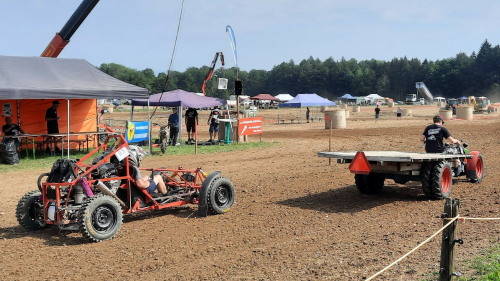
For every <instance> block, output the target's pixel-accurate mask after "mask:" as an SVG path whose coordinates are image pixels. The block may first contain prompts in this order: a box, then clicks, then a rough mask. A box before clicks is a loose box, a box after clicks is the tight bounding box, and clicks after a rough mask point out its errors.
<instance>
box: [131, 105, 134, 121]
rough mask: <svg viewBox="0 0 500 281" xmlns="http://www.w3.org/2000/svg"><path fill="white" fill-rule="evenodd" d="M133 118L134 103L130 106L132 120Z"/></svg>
mask: <svg viewBox="0 0 500 281" xmlns="http://www.w3.org/2000/svg"><path fill="white" fill-rule="evenodd" d="M133 118H134V106H133V105H132V106H131V107H130V122H132V119H133Z"/></svg>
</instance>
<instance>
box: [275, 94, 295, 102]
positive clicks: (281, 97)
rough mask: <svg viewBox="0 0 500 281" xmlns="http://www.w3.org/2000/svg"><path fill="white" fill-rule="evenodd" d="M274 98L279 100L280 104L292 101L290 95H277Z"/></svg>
mask: <svg viewBox="0 0 500 281" xmlns="http://www.w3.org/2000/svg"><path fill="white" fill-rule="evenodd" d="M275 98H277V99H279V101H280V102H287V101H291V100H292V99H293V97H292V96H291V95H290V94H279V95H277V96H275Z"/></svg>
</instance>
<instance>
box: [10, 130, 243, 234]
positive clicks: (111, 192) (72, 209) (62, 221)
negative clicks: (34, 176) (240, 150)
mask: <svg viewBox="0 0 500 281" xmlns="http://www.w3.org/2000/svg"><path fill="white" fill-rule="evenodd" d="M128 148H129V146H128V143H127V142H126V140H125V138H124V137H123V136H122V135H110V136H108V137H107V139H106V141H105V142H104V143H103V144H102V145H100V146H99V147H97V148H96V149H94V150H93V151H92V152H90V153H89V154H87V155H86V156H85V157H83V158H82V159H77V160H70V159H59V160H57V161H56V163H54V165H53V167H52V170H51V172H50V173H45V174H42V175H41V176H40V177H39V179H38V188H39V190H34V191H31V192H28V193H27V194H25V195H24V196H23V197H22V198H21V200H20V201H19V203H18V205H17V210H16V217H17V220H18V222H19V224H20V225H21V226H23V227H24V228H26V229H28V230H39V229H43V228H45V227H47V226H50V225H55V226H57V227H58V228H59V229H61V230H79V231H80V232H81V233H82V234H83V236H84V237H85V238H87V239H88V240H90V241H92V242H100V241H103V240H107V239H112V238H113V237H114V236H115V235H116V234H117V233H118V231H119V230H120V228H121V224H122V217H123V214H129V213H134V212H141V211H149V210H160V209H165V208H170V207H174V206H180V205H185V204H197V205H198V211H199V216H201V217H205V216H207V215H208V214H209V213H210V214H223V213H225V212H227V211H229V209H230V208H231V207H232V206H233V204H234V200H235V191H234V186H233V184H232V183H231V181H230V180H229V179H227V178H224V177H221V176H220V172H214V173H212V174H210V175H207V174H206V173H205V172H203V170H202V169H201V168H200V167H198V168H196V169H194V170H187V169H184V168H182V167H178V168H177V169H165V168H139V169H140V170H141V171H148V172H149V171H150V172H151V173H152V174H153V175H155V174H160V175H161V176H162V179H163V181H164V182H165V185H166V187H167V189H168V192H167V193H166V194H165V195H162V194H156V193H153V194H149V193H148V192H147V191H146V190H143V189H139V188H138V187H137V186H135V184H134V183H135V181H134V179H133V178H132V177H131V175H130V163H129V161H128V160H129V159H128V158H129V150H128ZM101 151H104V152H103V153H101ZM90 160H92V162H90V163H87V162H89V161H90Z"/></svg>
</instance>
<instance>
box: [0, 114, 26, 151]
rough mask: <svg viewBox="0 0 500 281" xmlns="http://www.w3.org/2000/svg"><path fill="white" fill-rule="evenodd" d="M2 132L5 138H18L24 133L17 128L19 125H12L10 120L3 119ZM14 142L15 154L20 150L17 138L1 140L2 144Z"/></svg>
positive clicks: (8, 118)
mask: <svg viewBox="0 0 500 281" xmlns="http://www.w3.org/2000/svg"><path fill="white" fill-rule="evenodd" d="M2 132H3V134H4V135H5V136H18V135H20V134H25V133H24V131H23V130H22V129H21V127H19V125H17V124H14V123H12V118H10V117H5V125H3V126H2ZM11 140H14V142H15V143H16V148H17V152H18V153H19V151H20V150H21V143H20V142H19V139H17V138H3V140H2V142H4V143H5V142H8V141H11Z"/></svg>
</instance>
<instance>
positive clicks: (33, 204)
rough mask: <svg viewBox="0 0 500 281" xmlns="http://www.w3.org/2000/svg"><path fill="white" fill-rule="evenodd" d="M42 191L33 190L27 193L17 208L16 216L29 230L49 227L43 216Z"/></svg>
mask: <svg viewBox="0 0 500 281" xmlns="http://www.w3.org/2000/svg"><path fill="white" fill-rule="evenodd" d="M41 195H42V193H41V192H40V191H38V190H33V191H30V192H28V193H26V194H25V195H24V196H23V197H22V198H21V200H19V203H17V208H16V218H17V221H18V222H19V224H20V225H21V226H22V227H24V228H25V229H27V230H39V229H43V228H45V227H47V223H46V222H45V218H44V216H43V201H42V200H40V196H41Z"/></svg>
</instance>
